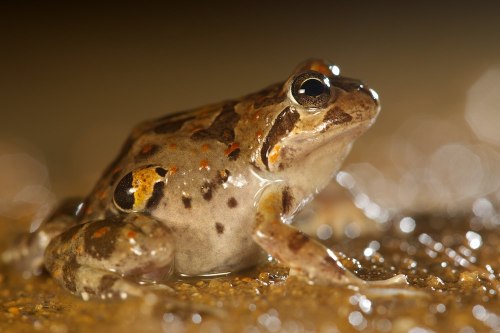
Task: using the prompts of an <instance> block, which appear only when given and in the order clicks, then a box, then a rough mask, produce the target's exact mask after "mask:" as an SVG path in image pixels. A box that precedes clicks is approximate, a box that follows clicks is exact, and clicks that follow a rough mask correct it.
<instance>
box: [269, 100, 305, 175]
mask: <svg viewBox="0 0 500 333" xmlns="http://www.w3.org/2000/svg"><path fill="white" fill-rule="evenodd" d="M299 119H300V115H299V113H298V112H297V111H295V110H292V109H291V108H290V107H287V108H286V109H285V110H283V111H282V112H281V113H280V114H279V115H278V117H276V120H275V121H274V124H273V127H271V129H270V130H269V133H268V134H267V136H266V138H265V139H264V143H263V145H262V150H261V151H260V156H261V159H262V163H264V165H265V166H266V168H268V169H269V161H268V155H269V153H270V152H271V150H272V149H273V147H274V145H276V144H277V143H278V142H279V141H280V140H281V138H283V137H284V136H285V135H287V134H288V133H289V132H290V131H291V130H292V129H293V128H294V127H295V123H296V122H297V121H298V120H299Z"/></svg>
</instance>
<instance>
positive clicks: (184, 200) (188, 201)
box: [182, 195, 192, 209]
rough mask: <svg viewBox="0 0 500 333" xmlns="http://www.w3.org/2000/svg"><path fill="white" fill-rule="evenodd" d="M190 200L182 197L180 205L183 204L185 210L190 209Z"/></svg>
mask: <svg viewBox="0 0 500 333" xmlns="http://www.w3.org/2000/svg"><path fill="white" fill-rule="evenodd" d="M191 200H192V199H191V198H190V197H186V196H184V195H183V196H182V203H183V204H184V208H186V209H189V208H191Z"/></svg>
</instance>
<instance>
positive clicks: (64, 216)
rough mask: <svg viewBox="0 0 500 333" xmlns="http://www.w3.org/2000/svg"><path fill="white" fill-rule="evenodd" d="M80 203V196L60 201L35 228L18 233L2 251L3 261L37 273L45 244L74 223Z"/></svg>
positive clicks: (41, 265) (41, 262)
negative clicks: (29, 231) (10, 244)
mask: <svg viewBox="0 0 500 333" xmlns="http://www.w3.org/2000/svg"><path fill="white" fill-rule="evenodd" d="M81 205H82V199H80V198H68V199H65V200H63V201H61V203H60V204H59V205H58V206H57V207H56V208H55V209H54V210H53V211H52V213H51V214H50V215H49V216H48V217H47V218H46V219H45V220H44V221H43V222H42V224H41V225H40V227H38V229H37V230H35V231H33V232H31V233H25V234H22V235H20V236H19V237H18V238H17V239H16V240H15V242H14V244H13V246H11V247H10V248H8V249H7V250H6V251H5V252H4V253H2V259H3V261H4V262H6V263H9V264H10V263H12V264H13V265H15V266H16V267H17V268H18V269H19V270H21V271H23V272H27V273H30V274H32V275H39V274H40V273H41V272H42V270H43V254H44V252H45V249H46V248H47V245H48V244H49V242H50V241H51V240H52V239H53V238H55V237H56V236H58V235H60V234H61V233H62V232H63V231H64V230H67V229H69V228H71V227H72V226H74V225H76V223H77V214H78V211H79V209H80V207H81Z"/></svg>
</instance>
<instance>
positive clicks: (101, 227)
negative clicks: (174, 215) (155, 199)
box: [45, 214, 174, 297]
mask: <svg viewBox="0 0 500 333" xmlns="http://www.w3.org/2000/svg"><path fill="white" fill-rule="evenodd" d="M173 254H174V240H173V237H172V234H171V232H170V230H169V229H168V228H167V227H165V226H164V225H163V224H162V223H161V222H159V221H157V220H155V219H153V218H152V217H149V216H145V215H139V214H128V215H120V216H115V217H111V218H108V219H105V220H96V221H90V222H88V223H85V224H80V225H76V226H74V227H72V228H70V229H69V230H67V231H65V232H64V233H62V234H61V235H59V236H58V237H56V238H54V239H53V240H52V242H51V243H50V244H49V246H48V247H47V250H46V251H45V267H46V268H47V270H48V271H49V272H50V273H51V274H52V276H53V277H54V278H55V279H56V280H57V281H58V282H59V283H60V284H61V285H63V286H64V287H65V288H66V289H68V290H69V291H71V292H72V293H74V294H79V295H83V296H87V297H90V296H97V297H114V296H118V297H124V296H126V295H136V296H139V295H142V288H141V287H140V286H139V285H138V283H148V282H156V281H160V280H162V279H164V278H165V277H166V276H168V275H169V274H170V272H171V268H172V261H173Z"/></svg>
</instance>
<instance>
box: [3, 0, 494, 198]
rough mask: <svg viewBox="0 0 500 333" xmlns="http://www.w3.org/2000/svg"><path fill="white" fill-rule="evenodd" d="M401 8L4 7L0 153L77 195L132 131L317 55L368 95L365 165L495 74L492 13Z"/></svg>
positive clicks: (478, 6)
mask: <svg viewBox="0 0 500 333" xmlns="http://www.w3.org/2000/svg"><path fill="white" fill-rule="evenodd" d="M401 3H402V4H397V3H396V2H383V1H382V2H380V1H371V2H361V1H356V2H348V1H310V2H306V1H303V2H290V1H287V2H285V1H276V2H275V1H265V2H250V1H245V2H236V1H235V2H232V3H231V4H217V5H215V4H204V5H199V4H197V3H194V2H184V3H183V2H177V3H176V4H175V5H172V6H169V5H166V4H158V3H151V2H146V1H136V2H120V3H118V2H117V3H115V4H109V3H108V4H90V3H88V2H81V3H80V5H74V4H73V5H68V4H56V3H50V2H49V3H47V2H45V1H39V2H19V1H3V2H2V3H1V4H0V114H1V119H0V143H2V142H3V143H6V142H7V143H12V142H14V143H16V145H20V146H21V147H22V148H21V149H24V150H28V151H30V153H31V154H34V155H35V156H36V157H37V158H38V159H41V160H43V161H44V162H45V163H46V164H47V166H48V169H49V170H50V176H51V183H52V184H53V185H54V187H53V189H54V190H55V192H56V194H57V195H58V196H63V195H67V194H82V193H85V192H86V191H88V190H89V189H90V187H91V186H92V183H93V182H94V181H95V179H96V177H98V175H99V173H100V171H101V170H102V169H103V168H104V166H105V164H106V163H107V162H108V161H109V160H110V159H111V158H112V157H113V155H114V154H115V153H116V151H117V149H118V147H119V145H120V144H121V142H122V141H123V139H124V137H125V136H126V134H127V132H128V131H129V129H130V128H131V127H132V126H133V124H135V123H137V122H138V121H141V120H143V119H145V118H152V117H156V116H159V115H162V114H165V113H168V112H173V111H178V110H181V109H187V108H192V107H196V106H199V105H203V104H206V103H210V102H215V101H219V100H222V99H225V98H231V97H237V96H239V95H243V94H246V93H249V92H252V91H255V90H258V89H260V88H262V87H264V86H266V85H268V84H270V83H272V82H275V81H280V80H282V79H284V78H285V77H286V76H287V75H288V74H289V72H290V71H291V70H292V68H293V67H294V66H295V65H296V64H297V63H298V62H300V61H302V60H303V59H305V58H308V57H324V58H329V59H331V60H332V61H334V62H335V63H336V64H338V65H339V66H340V68H341V71H342V73H344V74H346V75H348V76H351V77H357V78H361V79H363V80H365V81H366V82H367V83H368V84H370V86H372V87H374V88H375V89H376V90H377V92H378V93H379V94H380V96H381V100H382V103H383V112H382V114H381V116H380V118H379V120H378V122H377V124H376V126H375V127H374V128H373V129H372V130H371V131H370V132H369V133H368V134H367V135H366V136H365V137H363V138H362V139H361V140H360V141H359V143H358V145H357V146H356V149H355V151H354V153H353V156H352V157H351V161H360V160H364V157H365V156H367V155H366V154H365V153H364V152H371V153H370V154H371V155H373V154H374V153H373V152H374V151H376V149H377V146H376V145H375V144H374V142H376V141H374V139H375V138H380V137H384V136H390V135H391V133H393V132H394V131H395V130H396V129H397V128H399V126H400V125H401V124H402V123H403V122H404V121H405V120H406V119H410V117H411V116H412V115H421V114H432V115H437V116H438V117H445V119H448V118H446V117H451V118H453V117H456V118H462V117H463V112H464V103H465V97H466V92H467V89H468V88H469V87H470V86H471V85H472V84H473V83H474V82H475V81H476V80H477V79H478V78H479V77H480V76H481V75H482V74H483V73H484V72H485V71H486V70H488V69H489V68H492V67H495V66H497V67H498V66H500V18H499V17H500V16H499V13H500V11H499V10H498V7H499V6H496V5H494V2H493V1H492V2H491V3H487V2H474V3H469V4H463V3H464V2H462V1H448V2H440V1H430V2H425V1H424V2H422V1H418V2H412V3H410V2H401ZM463 130H464V131H468V128H467V126H466V125H465V124H463Z"/></svg>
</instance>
